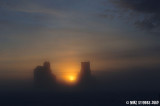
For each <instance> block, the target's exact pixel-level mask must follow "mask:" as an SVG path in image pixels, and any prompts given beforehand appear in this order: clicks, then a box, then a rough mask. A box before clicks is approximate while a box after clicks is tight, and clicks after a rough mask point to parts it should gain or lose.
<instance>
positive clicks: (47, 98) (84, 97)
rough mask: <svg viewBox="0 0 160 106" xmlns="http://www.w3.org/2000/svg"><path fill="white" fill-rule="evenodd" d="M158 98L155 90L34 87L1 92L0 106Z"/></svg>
mask: <svg viewBox="0 0 160 106" xmlns="http://www.w3.org/2000/svg"><path fill="white" fill-rule="evenodd" d="M159 99H160V98H159V93H157V92H155V93H154V92H128V93H127V92H125V93H122V92H121V93H120V92H118V93H115V92H107V91H105V92H104V91H72V90H70V91H63V92H62V91H61V92H60V91H58V92H55V91H54V92H53V91H50V90H35V89H34V90H30V91H5V92H1V94H0V106H129V105H127V104H126V101H131V100H137V101H138V100H145V101H151V100H159ZM150 106H152V105H150ZM154 106H156V105H154ZM157 106H158V105H157Z"/></svg>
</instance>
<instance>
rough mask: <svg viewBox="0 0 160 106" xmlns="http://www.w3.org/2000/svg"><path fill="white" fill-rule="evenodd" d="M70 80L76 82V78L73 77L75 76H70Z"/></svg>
mask: <svg viewBox="0 0 160 106" xmlns="http://www.w3.org/2000/svg"><path fill="white" fill-rule="evenodd" d="M68 79H69V80H70V81H75V79H76V78H75V76H73V75H70V76H68Z"/></svg>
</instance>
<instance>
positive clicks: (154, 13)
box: [110, 0, 160, 33]
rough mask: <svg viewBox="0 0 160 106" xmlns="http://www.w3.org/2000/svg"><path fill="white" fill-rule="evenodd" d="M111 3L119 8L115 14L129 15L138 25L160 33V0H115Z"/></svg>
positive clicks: (129, 18) (128, 17)
mask: <svg viewBox="0 0 160 106" xmlns="http://www.w3.org/2000/svg"><path fill="white" fill-rule="evenodd" d="M110 1H111V0H110ZM111 3H112V4H113V5H114V6H115V8H116V10H117V11H116V13H115V14H122V15H123V16H122V17H125V18H126V17H127V19H128V20H129V21H133V23H134V25H136V27H138V28H140V29H143V30H147V31H151V32H155V33H160V31H159V30H160V14H159V13H160V6H159V5H160V1H159V0H114V1H111Z"/></svg>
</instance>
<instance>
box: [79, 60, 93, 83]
mask: <svg viewBox="0 0 160 106" xmlns="http://www.w3.org/2000/svg"><path fill="white" fill-rule="evenodd" d="M91 82H92V75H91V69H90V62H81V70H80V75H79V84H82V85H85V86H86V85H90V83H91Z"/></svg>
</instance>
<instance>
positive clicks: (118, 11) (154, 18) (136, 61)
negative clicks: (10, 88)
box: [0, 0, 160, 78]
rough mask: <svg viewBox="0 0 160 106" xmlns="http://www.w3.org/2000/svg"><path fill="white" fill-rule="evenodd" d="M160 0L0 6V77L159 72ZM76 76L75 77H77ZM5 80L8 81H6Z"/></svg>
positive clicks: (8, 1) (29, 0)
mask: <svg viewBox="0 0 160 106" xmlns="http://www.w3.org/2000/svg"><path fill="white" fill-rule="evenodd" d="M159 4H160V2H159V0H154V1H152V2H151V0H134V1H133V0H0V77H1V78H8V77H15V78H16V77H17V76H22V77H24V76H27V77H28V76H32V74H33V73H32V71H33V69H34V68H35V67H36V66H37V65H41V64H42V63H43V62H44V61H45V60H48V61H50V62H51V64H52V69H53V70H58V71H55V73H56V74H57V75H61V74H65V72H69V70H72V72H73V73H77V72H78V71H79V70H80V62H81V61H90V62H91V65H92V66H91V68H92V70H106V71H107V70H109V69H123V68H128V67H158V65H159V64H160V36H159V35H160V15H159V12H160V7H159ZM73 70H74V71H73ZM2 76H3V77H2Z"/></svg>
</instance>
